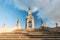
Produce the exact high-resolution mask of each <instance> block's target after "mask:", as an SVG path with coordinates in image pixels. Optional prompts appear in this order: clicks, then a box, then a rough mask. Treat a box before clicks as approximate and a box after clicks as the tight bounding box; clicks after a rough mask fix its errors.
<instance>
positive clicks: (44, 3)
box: [6, 0, 60, 23]
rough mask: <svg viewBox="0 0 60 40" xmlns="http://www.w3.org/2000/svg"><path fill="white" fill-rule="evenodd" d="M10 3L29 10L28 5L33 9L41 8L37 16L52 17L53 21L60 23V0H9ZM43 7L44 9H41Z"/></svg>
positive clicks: (15, 6)
mask: <svg viewBox="0 0 60 40" xmlns="http://www.w3.org/2000/svg"><path fill="white" fill-rule="evenodd" d="M8 1H10V2H9V4H11V3H12V4H13V6H14V8H17V9H21V10H27V8H28V6H31V8H33V11H36V10H39V13H38V14H37V16H39V18H40V17H41V16H44V17H46V16H47V17H49V18H51V20H52V22H51V23H53V21H54V22H59V23H60V21H59V20H60V0H8ZM6 2H7V0H6ZM41 8H43V9H41Z"/></svg>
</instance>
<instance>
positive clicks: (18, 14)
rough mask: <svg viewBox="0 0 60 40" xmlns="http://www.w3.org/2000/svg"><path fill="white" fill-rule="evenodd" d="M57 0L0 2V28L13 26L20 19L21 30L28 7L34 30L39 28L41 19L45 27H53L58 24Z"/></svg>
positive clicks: (8, 0) (12, 0)
mask: <svg viewBox="0 0 60 40" xmlns="http://www.w3.org/2000/svg"><path fill="white" fill-rule="evenodd" d="M59 3H60V1H59V0H0V26H2V25H3V24H4V23H5V24H6V25H7V26H8V27H12V26H15V25H16V23H17V20H18V19H20V26H21V28H25V24H26V20H25V19H26V16H27V9H28V6H30V7H31V8H32V15H33V17H34V19H35V22H34V23H35V28H38V27H40V24H41V18H42V19H43V21H44V24H45V26H47V27H55V23H56V22H57V23H58V24H60V21H59V20H60V18H59V17H60V14H59V13H60V12H59V10H60V8H59V6H60V5H59Z"/></svg>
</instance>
